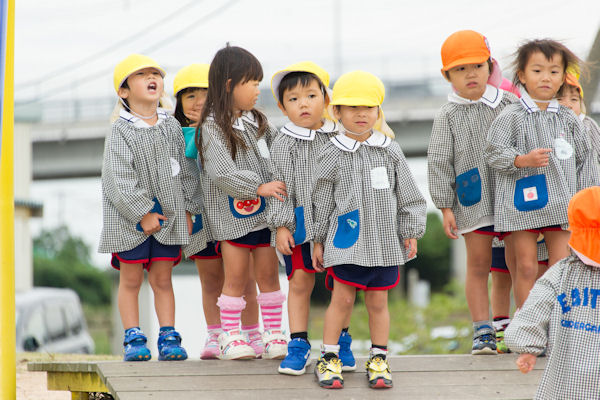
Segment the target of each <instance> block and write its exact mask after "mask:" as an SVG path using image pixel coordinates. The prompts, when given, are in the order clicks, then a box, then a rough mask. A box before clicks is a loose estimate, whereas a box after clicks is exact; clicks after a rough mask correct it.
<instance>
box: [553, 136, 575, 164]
mask: <svg viewBox="0 0 600 400" xmlns="http://www.w3.org/2000/svg"><path fill="white" fill-rule="evenodd" d="M554 152H555V153H556V158H558V159H559V160H566V159H568V158H571V156H572V155H573V146H571V145H570V144H569V142H567V141H566V140H565V139H563V138H561V137H559V138H556V139H554Z"/></svg>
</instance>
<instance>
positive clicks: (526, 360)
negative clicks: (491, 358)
mask: <svg viewBox="0 0 600 400" xmlns="http://www.w3.org/2000/svg"><path fill="white" fill-rule="evenodd" d="M536 361H537V357H536V356H535V354H530V353H523V354H521V355H520V356H519V358H517V362H516V364H517V367H519V370H520V371H521V372H522V373H524V374H526V373H528V372H529V371H531V370H532V369H533V367H534V366H535V362H536Z"/></svg>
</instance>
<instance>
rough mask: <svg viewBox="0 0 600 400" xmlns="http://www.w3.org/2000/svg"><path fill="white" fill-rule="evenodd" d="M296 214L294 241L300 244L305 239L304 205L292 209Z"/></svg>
mask: <svg viewBox="0 0 600 400" xmlns="http://www.w3.org/2000/svg"><path fill="white" fill-rule="evenodd" d="M294 214H295V215H296V230H295V231H294V243H296V244H301V243H304V241H305V240H306V227H305V225H304V206H300V207H296V208H295V209H294Z"/></svg>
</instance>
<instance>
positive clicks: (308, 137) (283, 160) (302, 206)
mask: <svg viewBox="0 0 600 400" xmlns="http://www.w3.org/2000/svg"><path fill="white" fill-rule="evenodd" d="M337 131H338V126H337V124H336V123H335V122H333V121H330V120H325V123H324V124H323V126H322V127H321V128H319V129H317V130H310V129H307V128H302V127H299V126H297V125H295V124H294V123H292V122H289V123H287V124H286V125H284V126H283V128H281V129H280V131H279V134H278V135H277V137H275V140H274V141H273V145H272V146H271V157H272V159H273V163H274V165H275V176H274V177H273V178H274V180H278V181H282V182H284V183H285V186H286V189H287V197H286V199H285V201H284V202H281V201H279V200H277V199H274V198H271V199H269V205H270V207H268V213H267V225H269V228H270V229H271V230H272V231H275V230H276V229H277V228H278V227H280V226H285V227H286V228H288V229H289V230H290V232H292V233H294V232H295V234H294V238H295V239H296V240H302V241H301V242H299V243H296V245H299V244H302V243H305V242H309V241H311V240H312V237H313V231H314V228H313V210H312V186H313V181H314V176H315V169H316V166H317V156H318V154H319V151H320V150H321V148H322V147H323V146H324V145H325V144H326V143H328V142H329V138H331V137H332V136H335V135H336V134H337ZM298 221H300V222H302V221H303V223H302V224H301V225H300V226H299V227H300V229H298V230H297V231H296V224H297V223H298Z"/></svg>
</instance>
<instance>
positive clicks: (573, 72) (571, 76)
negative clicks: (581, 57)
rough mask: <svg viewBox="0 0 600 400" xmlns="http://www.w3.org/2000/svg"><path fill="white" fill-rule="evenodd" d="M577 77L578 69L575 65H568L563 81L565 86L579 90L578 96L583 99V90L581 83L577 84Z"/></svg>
mask: <svg viewBox="0 0 600 400" xmlns="http://www.w3.org/2000/svg"><path fill="white" fill-rule="evenodd" d="M579 75H580V73H579V67H578V66H576V65H569V66H568V67H567V75H566V77H565V81H566V82H567V84H569V85H571V86H574V87H576V88H577V90H579V95H580V96H581V98H582V99H583V88H582V87H581V83H579Z"/></svg>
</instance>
